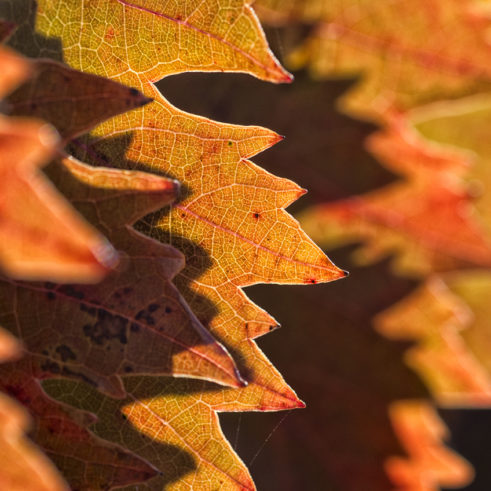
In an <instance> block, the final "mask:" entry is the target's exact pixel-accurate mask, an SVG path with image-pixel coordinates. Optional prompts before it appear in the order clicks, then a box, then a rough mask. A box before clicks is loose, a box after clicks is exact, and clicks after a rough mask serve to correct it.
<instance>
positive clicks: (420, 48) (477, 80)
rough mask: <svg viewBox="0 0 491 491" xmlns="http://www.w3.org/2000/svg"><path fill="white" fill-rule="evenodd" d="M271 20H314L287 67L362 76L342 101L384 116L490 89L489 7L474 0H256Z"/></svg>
mask: <svg viewBox="0 0 491 491" xmlns="http://www.w3.org/2000/svg"><path fill="white" fill-rule="evenodd" d="M254 6H255V8H256V9H257V10H258V11H259V13H260V15H261V18H262V19H263V20H264V21H265V22H267V23H270V24H273V25H282V24H285V23H289V22H292V23H298V22H304V23H309V24H313V25H314V29H313V32H312V34H311V36H310V37H309V38H308V39H307V41H306V42H305V43H304V44H303V45H302V46H300V47H299V48H298V49H296V50H295V51H294V52H293V53H291V54H290V56H289V60H288V61H289V63H288V65H289V66H290V67H291V68H292V69H298V68H300V67H303V66H305V65H308V66H309V67H310V68H311V70H312V72H313V75H314V76H315V77H326V76H329V77H331V76H333V77H339V76H354V75H360V76H361V79H362V80H361V82H360V83H359V84H358V86H357V87H356V88H355V89H354V90H352V91H350V92H349V93H348V94H346V95H345V96H344V97H343V98H342V100H341V101H340V103H341V105H342V107H343V109H345V110H347V111H348V112H350V113H351V114H355V115H358V116H362V117H367V118H371V119H373V118H375V119H382V120H385V119H386V117H387V115H388V114H389V115H390V113H399V112H401V111H405V110H407V109H410V108H412V107H416V106H420V105H423V104H427V103H429V102H433V101H436V100H445V99H450V98H458V97H461V96H464V95H468V94H475V93H477V92H485V91H489V90H490V88H491V84H490V79H491V72H490V69H489V57H490V55H491V48H490V45H489V42H488V39H487V34H486V33H487V29H488V27H489V13H488V12H487V11H486V10H485V8H481V9H479V8H478V7H479V5H478V3H477V2H476V1H475V0H437V1H433V2H426V1H424V0H397V1H379V2H373V1H371V0H361V1H353V0H258V1H257V2H256V3H255V5H254Z"/></svg>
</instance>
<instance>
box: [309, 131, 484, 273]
mask: <svg viewBox="0 0 491 491" xmlns="http://www.w3.org/2000/svg"><path fill="white" fill-rule="evenodd" d="M368 147H369V149H370V150H371V152H372V154H373V155H375V156H377V157H378V160H379V161H380V162H382V163H383V164H384V165H386V166H387V167H388V168H389V169H390V170H392V171H393V172H398V173H399V174H405V177H406V178H405V179H404V180H400V181H399V182H395V183H394V184H391V185H389V186H386V187H384V188H381V189H377V190H375V191H372V192H370V193H368V194H365V195H358V196H355V197H352V198H348V199H346V200H340V201H336V202H332V203H327V204H325V205H319V206H318V207H317V208H312V209H310V210H309V211H307V212H306V213H305V215H303V216H302V217H301V221H302V223H303V225H304V227H305V228H306V230H307V231H308V232H309V233H310V234H311V235H312V236H313V237H314V238H316V239H317V240H318V241H320V242H322V243H324V244H328V243H331V244H334V243H335V244H338V245H341V244H343V243H349V242H357V241H359V240H363V241H364V244H363V247H362V249H361V250H360V251H357V258H358V259H359V260H360V261H362V262H367V261H372V260H376V259H377V258H379V257H383V256H384V255H386V254H388V253H392V252H397V257H396V260H395V261H396V266H397V268H398V270H399V271H402V272H409V273H412V274H418V275H420V274H424V273H427V272H431V271H445V270H449V269H454V268H459V267H460V268H462V267H464V266H469V265H480V266H489V265H490V264H491V242H490V238H489V236H487V234H486V230H485V229H484V226H483V225H482V222H481V221H480V220H479V217H478V216H476V214H475V212H474V206H473V198H472V194H471V192H470V189H469V188H468V186H467V185H466V184H465V183H464V181H463V180H462V177H460V176H461V175H462V174H463V173H464V171H465V170H466V168H467V167H468V165H469V160H470V159H469V156H468V155H467V154H465V153H463V152H462V151H460V152H459V151H458V150H457V149H451V148H444V147H440V146H438V145H436V144H431V143H429V142H426V141H425V140H424V139H423V138H421V137H420V136H418V135H417V133H416V132H415V131H414V129H413V128H408V127H406V126H403V127H402V128H393V129H391V130H387V131H386V132H385V133H377V134H375V135H373V136H372V137H371V138H370V140H369V141H368Z"/></svg>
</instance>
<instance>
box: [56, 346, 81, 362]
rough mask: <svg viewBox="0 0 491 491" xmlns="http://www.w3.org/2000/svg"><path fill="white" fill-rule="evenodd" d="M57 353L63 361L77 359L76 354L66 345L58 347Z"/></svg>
mask: <svg viewBox="0 0 491 491" xmlns="http://www.w3.org/2000/svg"><path fill="white" fill-rule="evenodd" d="M55 351H56V352H57V353H58V354H59V355H60V358H61V361H67V360H76V359H77V357H76V355H75V353H74V352H73V351H72V350H71V349H70V347H69V346H67V345H66V344H62V345H60V346H58V347H57V348H56V350H55Z"/></svg>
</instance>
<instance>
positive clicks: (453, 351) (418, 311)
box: [374, 273, 491, 406]
mask: <svg viewBox="0 0 491 491" xmlns="http://www.w3.org/2000/svg"><path fill="white" fill-rule="evenodd" d="M461 274H462V275H463V276H464V278H465V277H466V276H467V275H470V276H471V277H472V276H473V275H472V274H471V273H461ZM450 277H451V276H450ZM458 277H459V276H458V275H457V278H458ZM459 284H460V285H461V288H462V286H463V285H466V284H467V282H466V281H465V280H463V281H461V282H459V281H455V286H456V287H457V285H459ZM457 288H458V287H457ZM464 291H465V290H464ZM470 291H474V289H471V290H470ZM464 299H465V297H463V296H462V295H459V296H458V295H455V294H454V293H452V291H451V290H450V289H449V288H448V286H447V285H446V284H445V283H444V281H443V280H442V279H441V278H439V277H433V278H430V279H428V280H427V281H426V283H425V284H424V285H422V286H421V287H420V288H419V289H418V291H416V292H414V293H413V294H412V295H410V296H408V297H407V298H405V299H403V300H401V301H400V302H398V303H396V304H395V305H393V306H391V307H390V308H389V309H388V310H386V311H385V312H383V313H381V314H380V315H379V316H378V317H377V318H376V319H375V320H374V322H375V325H376V327H377V329H378V330H379V331H380V332H382V333H383V334H384V335H386V336H387V337H389V338H392V339H402V340H414V341H417V344H416V345H415V346H414V347H413V348H411V349H410V350H409V351H408V353H407V355H406V360H407V363H408V364H409V366H411V367H413V368H414V369H415V370H416V371H417V372H419V373H420V374H421V376H422V377H423V378H424V379H425V381H426V384H427V386H428V387H429V388H430V390H431V391H432V393H433V395H434V397H435V399H436V400H437V401H438V402H439V404H441V405H444V406H462V405H472V406H486V405H489V404H490V403H491V378H490V374H489V370H488V369H487V368H488V367H486V365H485V364H483V363H482V362H481V361H480V359H479V357H478V356H476V354H474V353H473V349H472V348H473V345H472V344H469V343H468V342H467V341H466V338H467V337H468V336H469V334H468V333H467V332H466V331H468V330H470V331H473V332H476V331H478V332H479V331H481V332H482V333H483V334H484V332H485V331H484V330H483V329H482V327H481V329H479V327H477V326H476V321H475V319H474V314H473V311H472V310H471V308H470V307H469V306H468V304H467V303H466V302H465V300H464ZM478 304H479V305H481V308H482V307H483V306H484V305H485V302H483V299H482V300H481V302H479V303H478ZM481 326H484V323H482V324H481ZM476 327H477V329H476ZM482 342H483V340H480V342H479V341H478V342H477V343H475V345H474V348H475V349H477V350H480V348H479V347H478V346H482V344H481V343H482ZM485 351H486V350H485V349H483V350H482V351H481V352H482V353H484V352H485ZM485 358H487V354H486V355H485Z"/></svg>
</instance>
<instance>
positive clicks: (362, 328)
mask: <svg viewBox="0 0 491 491" xmlns="http://www.w3.org/2000/svg"><path fill="white" fill-rule="evenodd" d="M341 253H342V257H344V262H345V263H346V262H347V259H346V256H347V253H349V250H345V251H341ZM338 260H339V259H338ZM340 261H341V260H340ZM414 286H415V282H414V281H412V280H408V279H407V278H400V277H397V276H394V274H393V273H391V270H390V265H389V261H387V260H385V261H384V262H381V263H377V264H376V265H371V266H364V267H354V266H353V267H352V268H351V276H350V278H349V279H348V280H346V281H343V282H339V283H335V284H333V285H325V286H324V285H318V286H315V287H312V288H309V289H305V288H303V287H293V286H292V287H288V288H284V289H282V292H281V294H280V292H279V288H278V287H270V288H266V287H255V288H254V289H253V290H252V297H253V298H254V299H255V300H256V301H259V302H261V303H262V304H264V305H265V306H266V307H267V308H268V310H270V311H271V312H272V313H273V314H275V315H276V316H277V317H278V318H279V319H284V320H285V327H284V329H285V330H284V331H282V332H278V333H277V334H274V335H272V336H267V337H265V338H263V339H262V340H261V346H262V347H263V348H264V349H265V350H266V351H267V352H268V353H269V354H270V356H271V358H272V360H273V361H274V362H275V365H276V366H278V367H279V368H280V369H281V370H282V372H283V373H284V374H285V376H286V377H287V378H288V379H290V380H292V382H293V384H294V386H295V387H296V388H297V390H298V392H299V394H300V395H301V396H302V397H304V398H305V399H306V400H307V401H308V405H307V408H306V409H305V410H304V411H301V412H292V413H291V414H289V415H288V416H287V417H282V416H281V415H275V414H272V415H271V416H269V417H265V416H261V417H258V416H256V415H252V414H251V415H246V414H244V415H240V421H239V418H238V417H237V415H235V416H234V417H233V418H232V417H231V416H227V415H225V416H227V418H226V419H225V421H228V424H226V426H225V429H226V430H227V435H229V437H230V438H231V439H232V441H233V440H236V441H237V450H238V452H239V455H241V456H242V457H243V458H245V459H246V462H250V469H251V473H252V475H253V477H254V479H255V481H256V483H257V486H258V488H259V489H285V490H297V489H329V490H335V489H336V490H337V489H340V490H346V491H348V490H353V491H358V490H360V489H367V490H370V491H371V490H377V491H381V490H394V489H397V490H399V489H401V490H402V489H404V490H406V489H411V490H413V489H414V490H416V489H418V490H423V489H425V490H434V489H439V486H442V487H443V486H459V485H464V484H465V482H467V481H468V479H469V478H470V476H471V471H470V469H469V466H468V465H467V464H466V463H465V462H464V461H463V460H462V459H461V458H460V457H457V456H456V455H455V454H454V453H453V452H451V451H450V450H449V449H448V448H446V447H445V446H444V444H443V442H444V440H445V439H446V438H447V435H446V432H445V431H444V429H443V427H442V423H441V422H440V421H439V420H438V416H437V414H436V412H435V408H434V407H433V406H432V405H431V403H430V402H429V401H428V399H427V397H428V393H427V389H425V387H424V385H423V384H422V382H421V381H420V379H419V378H418V377H417V376H416V375H415V374H414V373H413V372H412V371H411V370H410V369H409V368H408V367H407V366H406V365H405V363H404V354H405V352H406V350H407V349H408V348H409V343H400V342H399V343H397V342H395V341H389V340H387V339H384V338H383V337H381V336H380V335H379V334H377V333H376V332H375V331H374V330H373V329H372V327H373V324H372V319H373V318H374V316H375V315H376V314H377V313H378V312H382V311H383V310H385V309H386V308H387V307H390V306H391V305H393V304H394V302H397V301H398V300H399V299H402V298H404V297H405V296H406V295H407V294H409V293H410V292H412V291H413V289H414ZM299 306H302V308H299ZM275 337H276V339H275ZM279 338H281V339H279ZM63 400H66V398H63ZM239 425H240V427H239ZM261 442H264V444H263V445H261ZM416 482H418V483H420V484H421V483H424V484H425V486H424V487H415V486H413V484H414V483H416Z"/></svg>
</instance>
